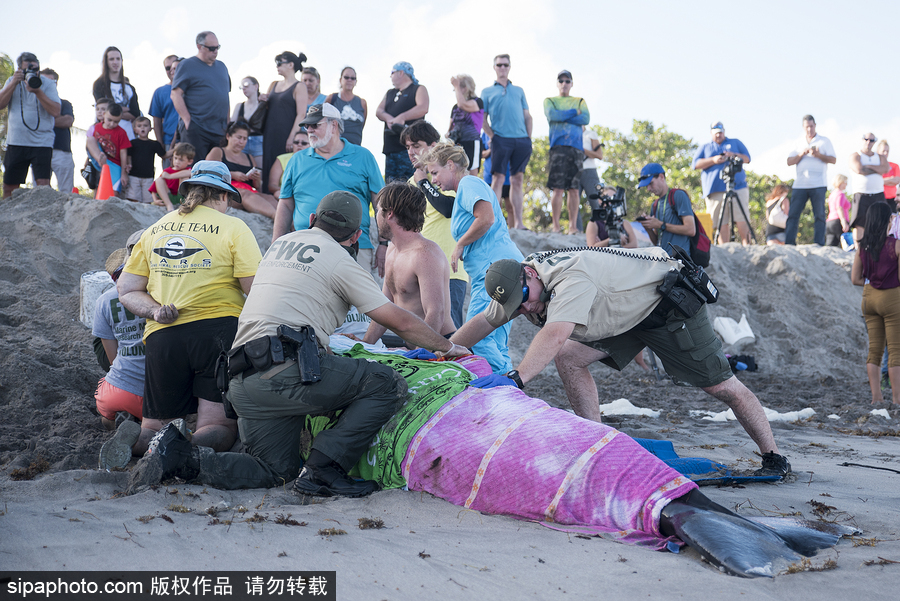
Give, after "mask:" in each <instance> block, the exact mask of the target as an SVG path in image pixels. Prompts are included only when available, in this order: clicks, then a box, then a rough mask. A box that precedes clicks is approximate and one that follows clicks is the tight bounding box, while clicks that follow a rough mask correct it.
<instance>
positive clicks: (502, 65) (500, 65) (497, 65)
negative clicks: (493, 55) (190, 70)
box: [494, 63, 509, 67]
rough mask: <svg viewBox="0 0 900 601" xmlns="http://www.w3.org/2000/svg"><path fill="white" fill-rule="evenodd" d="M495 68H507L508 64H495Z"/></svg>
mask: <svg viewBox="0 0 900 601" xmlns="http://www.w3.org/2000/svg"><path fill="white" fill-rule="evenodd" d="M494 66H495V67H509V63H497V64H496V65H494Z"/></svg>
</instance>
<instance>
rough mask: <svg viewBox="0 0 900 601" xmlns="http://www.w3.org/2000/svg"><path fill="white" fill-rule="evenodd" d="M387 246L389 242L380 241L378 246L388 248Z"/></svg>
mask: <svg viewBox="0 0 900 601" xmlns="http://www.w3.org/2000/svg"><path fill="white" fill-rule="evenodd" d="M387 245H388V241H387V240H379V241H378V246H387Z"/></svg>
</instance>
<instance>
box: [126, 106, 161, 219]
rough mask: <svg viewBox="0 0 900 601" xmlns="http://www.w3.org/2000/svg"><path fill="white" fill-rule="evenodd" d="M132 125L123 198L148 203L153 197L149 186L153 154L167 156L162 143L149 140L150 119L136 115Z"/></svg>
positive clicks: (151, 176) (153, 169)
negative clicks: (126, 180) (132, 133)
mask: <svg viewBox="0 0 900 601" xmlns="http://www.w3.org/2000/svg"><path fill="white" fill-rule="evenodd" d="M132 125H133V126H134V139H133V140H132V141H131V148H129V149H128V169H127V170H126V171H127V172H128V190H127V192H126V193H125V198H127V199H128V200H131V201H134V202H143V203H147V204H150V203H151V202H153V197H152V196H151V195H150V186H152V185H153V174H154V171H155V168H154V167H155V166H154V164H153V163H154V158H153V157H154V155H157V156H159V157H160V158H162V159H166V158H168V157H169V155H168V153H166V150H165V148H163V145H162V144H160V143H159V142H158V141H156V140H151V139H150V138H149V136H150V129H151V126H150V119H148V118H147V117H138V118H137V119H135V120H134V123H133V124H132Z"/></svg>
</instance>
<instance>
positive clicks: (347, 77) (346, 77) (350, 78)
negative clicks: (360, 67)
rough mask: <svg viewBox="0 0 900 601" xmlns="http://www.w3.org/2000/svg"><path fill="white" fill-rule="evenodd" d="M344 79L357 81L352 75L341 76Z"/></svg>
mask: <svg viewBox="0 0 900 601" xmlns="http://www.w3.org/2000/svg"><path fill="white" fill-rule="evenodd" d="M341 77H343V78H344V79H349V80H350V81H356V78H355V77H353V76H352V75H341Z"/></svg>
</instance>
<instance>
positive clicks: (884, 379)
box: [881, 374, 891, 390]
mask: <svg viewBox="0 0 900 601" xmlns="http://www.w3.org/2000/svg"><path fill="white" fill-rule="evenodd" d="M881 389H882V390H890V389H891V380H890V378H888V375H887V374H881Z"/></svg>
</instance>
